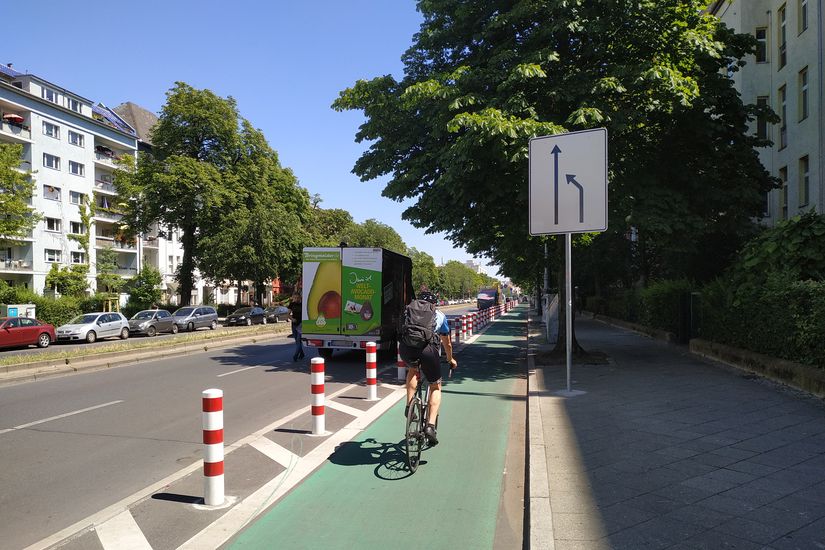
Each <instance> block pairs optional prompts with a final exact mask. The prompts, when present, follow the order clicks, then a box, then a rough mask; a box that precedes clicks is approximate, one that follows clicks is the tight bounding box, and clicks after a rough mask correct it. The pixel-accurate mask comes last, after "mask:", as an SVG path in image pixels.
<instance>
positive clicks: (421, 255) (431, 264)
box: [407, 247, 438, 292]
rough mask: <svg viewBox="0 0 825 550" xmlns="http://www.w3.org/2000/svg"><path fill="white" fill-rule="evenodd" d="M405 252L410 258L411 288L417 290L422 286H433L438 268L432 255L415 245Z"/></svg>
mask: <svg viewBox="0 0 825 550" xmlns="http://www.w3.org/2000/svg"><path fill="white" fill-rule="evenodd" d="M407 254H408V255H409V257H410V259H411V260H412V282H413V289H415V291H416V292H418V290H419V289H421V288H422V287H426V288H435V287H436V285H437V284H438V268H436V266H435V260H433V257H432V256H430V255H429V254H427V253H426V252H422V251H420V250H417V249H416V248H415V247H413V248H410V249H409V250H408V251H407Z"/></svg>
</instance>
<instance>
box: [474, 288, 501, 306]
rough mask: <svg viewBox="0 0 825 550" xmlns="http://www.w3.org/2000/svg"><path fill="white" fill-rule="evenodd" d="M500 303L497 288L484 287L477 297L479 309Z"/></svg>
mask: <svg viewBox="0 0 825 550" xmlns="http://www.w3.org/2000/svg"><path fill="white" fill-rule="evenodd" d="M498 304H499V293H498V289H497V288H482V289H481V290H479V291H478V296H477V297H476V306H477V307H478V309H487V308H488V307H493V306H496V305H498Z"/></svg>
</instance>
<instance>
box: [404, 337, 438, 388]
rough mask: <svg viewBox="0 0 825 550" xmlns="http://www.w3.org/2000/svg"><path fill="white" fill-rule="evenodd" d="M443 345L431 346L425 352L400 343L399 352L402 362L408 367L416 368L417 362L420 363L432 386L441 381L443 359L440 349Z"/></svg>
mask: <svg viewBox="0 0 825 550" xmlns="http://www.w3.org/2000/svg"><path fill="white" fill-rule="evenodd" d="M440 345H441V343H440V342H439V343H438V344H430V345H429V346H427V347H426V348H424V349H423V350H419V349H416V348H409V347H407V346H406V345H405V344H404V343H403V342H399V343H398V352H399V353H400V355H401V360H402V361H404V362H405V363H407V366H412V368H416V367H415V363H416V362H420V365H421V366H420V368H421V370H422V371H423V372H424V376H426V377H427V380H429V382H430V384H435V383H436V382H439V381H440V380H441V357H439V355H438V347H439V346H440Z"/></svg>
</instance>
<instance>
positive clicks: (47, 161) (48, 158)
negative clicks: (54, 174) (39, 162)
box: [43, 153, 60, 170]
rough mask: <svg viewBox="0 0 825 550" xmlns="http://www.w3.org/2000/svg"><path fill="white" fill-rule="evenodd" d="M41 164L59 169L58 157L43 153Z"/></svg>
mask: <svg viewBox="0 0 825 550" xmlns="http://www.w3.org/2000/svg"><path fill="white" fill-rule="evenodd" d="M43 166H45V167H46V168H52V169H53V170H60V157H56V156H54V155H50V154H48V153H43Z"/></svg>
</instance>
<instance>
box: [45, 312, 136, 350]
mask: <svg viewBox="0 0 825 550" xmlns="http://www.w3.org/2000/svg"><path fill="white" fill-rule="evenodd" d="M112 336H117V337H120V338H121V339H123V340H125V339H126V338H128V337H129V321H128V320H126V317H124V316H123V315H122V314H121V313H118V312H116V311H111V312H106V311H99V312H96V313H84V314H83V315H78V316H77V317H75V318H74V319H72V320H71V321H70V322H68V323H66V324H65V325H60V326H59V327H57V341H58V342H72V341H83V340H85V341H86V342H88V343H90V344H91V343H92V342H94V341H95V340H98V339H100V338H109V337H112Z"/></svg>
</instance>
